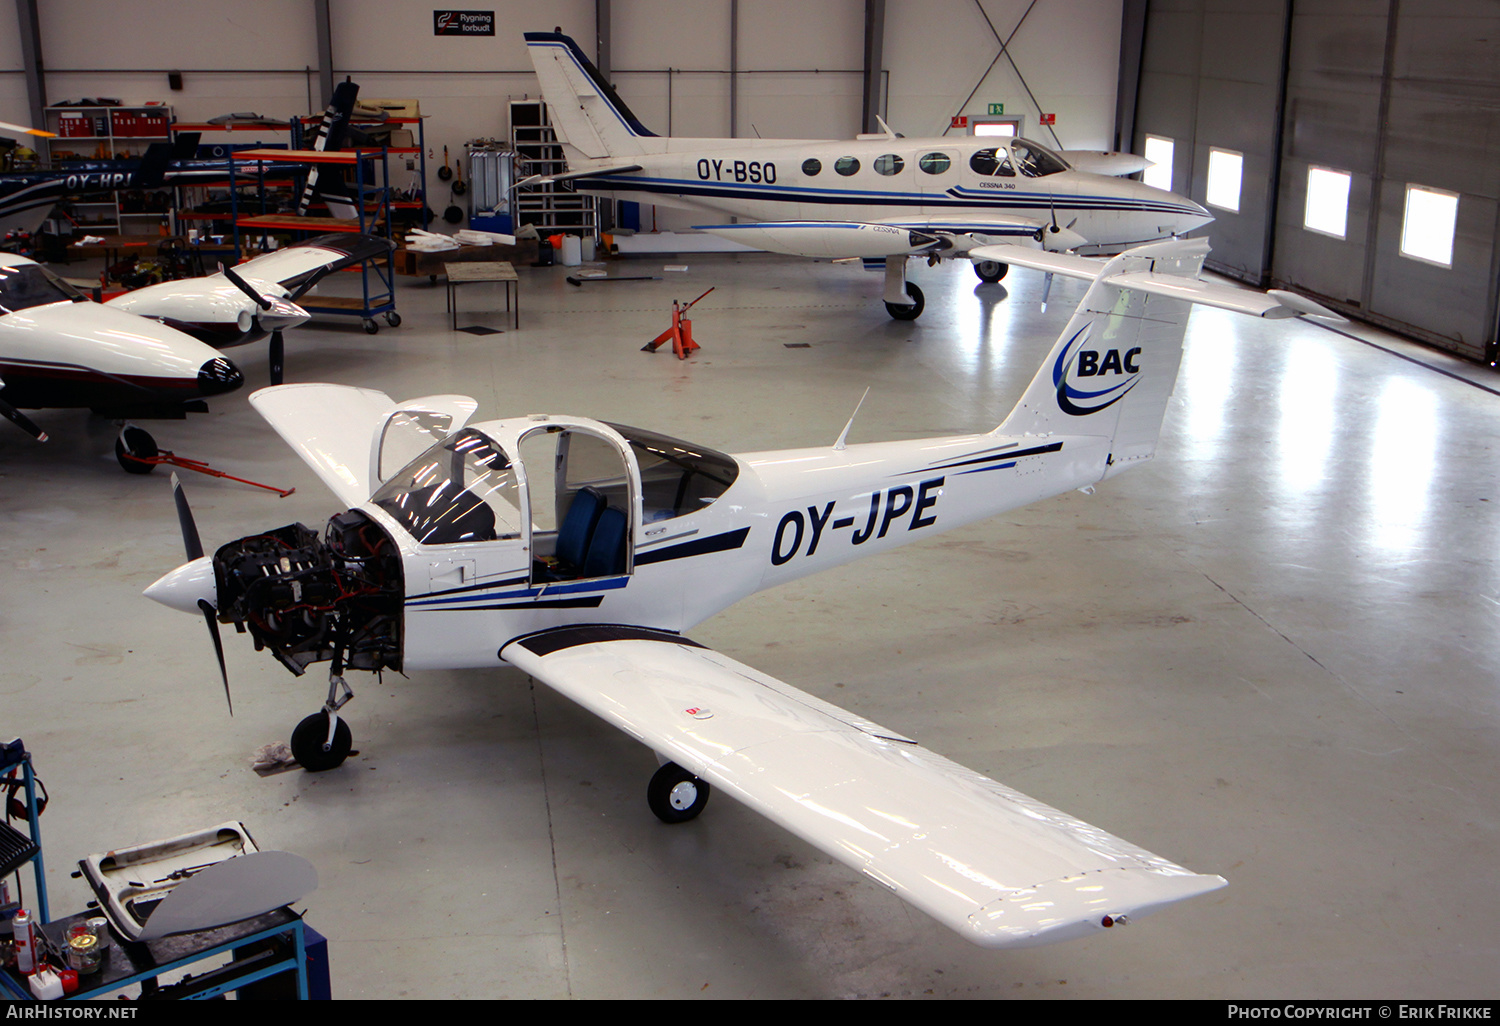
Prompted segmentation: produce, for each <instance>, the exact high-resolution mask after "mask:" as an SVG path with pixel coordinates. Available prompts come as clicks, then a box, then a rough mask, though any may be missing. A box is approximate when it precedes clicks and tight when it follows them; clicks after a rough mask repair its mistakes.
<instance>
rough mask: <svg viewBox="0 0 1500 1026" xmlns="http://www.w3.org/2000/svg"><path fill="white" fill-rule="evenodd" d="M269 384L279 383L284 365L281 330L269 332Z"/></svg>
mask: <svg viewBox="0 0 1500 1026" xmlns="http://www.w3.org/2000/svg"><path fill="white" fill-rule="evenodd" d="M270 363H271V384H273V385H279V384H281V376H282V371H283V370H284V369H285V367H286V345H285V344H284V343H283V342H282V340H281V332H280V331H273V332H271V359H270Z"/></svg>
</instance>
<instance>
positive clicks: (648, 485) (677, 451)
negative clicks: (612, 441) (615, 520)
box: [610, 424, 740, 524]
mask: <svg viewBox="0 0 1500 1026" xmlns="http://www.w3.org/2000/svg"><path fill="white" fill-rule="evenodd" d="M610 427H612V428H614V429H615V430H616V431H618V432H620V434H622V435H624V436H625V441H627V442H629V443H630V450H631V452H633V453H635V459H636V463H637V464H639V465H640V469H641V498H642V507H643V514H644V520H645V522H646V523H648V524H649V523H651V522H653V521H656V520H671V519H672V518H673V517H681V516H686V515H687V514H689V513H696V512H697V511H698V510H700V509H703V508H705V507H706V506H708V505H709V504H710V503H712V502H713V501H714V500H715V499H717V498H718V497H719V496H721V495H723V494H724V493H725V492H726V491H728V490H729V486H730V485H732V484H734V479H735V478H736V477H738V476H739V473H740V467H739V464H738V463H736V462H735V461H734V459H733V458H732V457H730V456H726V455H725V454H724V453H722V452H715V451H714V450H713V449H706V448H704V447H703V446H701V445H693V444H691V443H689V442H683V441H679V440H678V439H675V438H668V437H667V436H666V435H659V434H657V433H655V432H654V431H643V430H641V429H640V428H633V427H625V426H623V425H621V424H611V425H610Z"/></svg>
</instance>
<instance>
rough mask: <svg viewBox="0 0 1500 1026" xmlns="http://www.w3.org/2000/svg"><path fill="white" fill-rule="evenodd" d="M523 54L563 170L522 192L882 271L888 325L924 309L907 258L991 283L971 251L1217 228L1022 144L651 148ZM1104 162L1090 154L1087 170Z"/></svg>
mask: <svg viewBox="0 0 1500 1026" xmlns="http://www.w3.org/2000/svg"><path fill="white" fill-rule="evenodd" d="M526 45H527V49H528V51H529V52H530V54H531V62H532V65H533V66H534V67H535V68H536V73H537V77H538V79H540V81H541V86H542V95H543V96H544V97H545V98H546V100H547V111H548V117H549V118H550V120H551V122H552V125H553V127H554V128H555V129H556V131H557V137H558V140H559V142H561V143H562V146H563V152H564V154H565V156H566V157H567V161H568V170H567V171H566V172H565V173H562V174H553V175H538V176H535V177H533V178H530V179H523V180H522V181H520V182H518V183H517V186H518V187H520V186H525V185H527V184H528V183H540V182H543V181H568V182H572V183H573V184H574V185H575V186H576V187H577V188H578V189H580V190H582V191H584V192H588V193H593V194H597V195H602V196H607V197H610V198H613V199H622V200H633V201H636V202H641V203H656V204H661V205H663V206H671V207H680V208H684V209H687V210H693V211H702V212H706V213H712V214H716V215H719V216H728V217H735V218H739V219H740V223H736V224H705V225H700V226H698V227H699V228H700V229H701V230H702V231H706V232H711V233H713V234H715V235H719V236H721V237H723V238H726V239H730V240H732V241H735V242H740V243H743V244H745V245H747V246H751V247H753V248H756V249H764V250H769V251H771V252H774V253H787V254H790V255H792V256H803V257H813V258H817V259H840V258H845V257H862V258H864V259H865V260H867V261H881V260H883V261H884V262H885V276H886V277H885V305H886V309H887V310H888V311H889V313H890V315H891V316H892V317H895V318H897V319H898V320H912V319H915V318H916V317H917V316H918V315H919V314H920V313H921V312H922V308H923V306H924V305H925V300H924V299H923V296H922V290H921V289H919V288H917V286H916V285H914V284H912V283H910V282H907V281H906V261H907V258H908V257H912V256H924V257H926V258H927V259H928V261H929V262H932V263H935V262H937V261H938V260H940V259H942V258H944V257H953V258H958V257H967V258H969V259H971V260H973V262H974V270H975V273H976V274H978V275H979V277H980V279H981V280H983V281H987V282H995V281H999V280H1000V279H1001V278H1002V277H1004V275H1005V272H1006V269H1007V265H1006V263H1005V262H1004V261H1001V260H995V259H981V258H977V257H974V256H973V253H972V250H973V249H974V248H975V247H978V246H985V245H990V244H994V243H1003V242H1005V241H1008V240H1021V239H1027V240H1032V241H1034V242H1036V243H1040V244H1041V246H1042V247H1043V248H1045V249H1049V250H1067V249H1079V248H1085V249H1089V250H1091V251H1093V252H1101V253H1102V252H1117V251H1119V250H1121V249H1124V248H1126V247H1129V246H1133V245H1137V244H1139V243H1143V242H1150V241H1154V240H1158V239H1165V238H1170V237H1172V236H1177V235H1183V234H1186V233H1187V232H1189V231H1192V230H1193V229H1194V228H1198V227H1201V226H1202V225H1205V224H1207V223H1208V222H1209V221H1212V220H1213V217H1212V215H1210V214H1209V212H1208V211H1207V210H1205V209H1204V208H1203V207H1201V206H1199V205H1198V204H1197V203H1194V202H1193V201H1192V200H1189V199H1185V198H1184V197H1182V196H1178V195H1175V194H1174V193H1170V192H1164V191H1162V190H1161V189H1156V188H1153V187H1151V186H1149V185H1145V184H1143V183H1141V182H1137V181H1132V180H1129V179H1124V178H1116V177H1112V176H1110V175H1101V174H1091V173H1088V172H1085V171H1079V170H1075V169H1074V168H1072V167H1070V166H1069V164H1068V162H1067V161H1066V160H1065V159H1064V158H1062V157H1060V156H1059V155H1058V154H1057V153H1056V152H1055V151H1053V150H1049V149H1048V148H1047V147H1045V146H1042V145H1040V144H1039V143H1034V142H1031V141H1029V140H1026V139H1010V140H1003V139H996V138H990V137H971V138H963V139H947V138H937V139H905V138H902V137H900V136H897V135H896V134H895V133H893V132H890V131H889V129H887V131H886V133H885V134H884V135H876V136H869V135H862V136H860V137H859V138H858V139H856V140H854V141H849V142H841V141H836V140H834V141H829V140H790V139H687V138H671V137H668V138H661V137H658V136H656V135H654V134H653V133H651V132H649V131H647V130H646V128H645V127H644V126H643V125H642V124H641V123H640V121H638V120H637V119H636V117H635V115H634V114H632V113H631V112H630V109H629V108H628V107H626V106H625V103H624V102H623V101H622V100H621V99H620V97H619V95H618V94H617V93H616V92H615V90H614V88H613V87H612V86H611V85H610V84H609V83H607V82H605V81H604V79H603V77H602V76H601V75H600V74H599V71H598V69H597V68H595V67H594V65H593V64H592V63H591V62H590V61H589V59H588V58H587V57H585V56H584V54H583V51H581V50H580V49H579V48H578V45H577V44H576V43H574V42H573V40H572V39H570V38H569V37H567V36H565V35H560V34H558V33H554V32H528V33H526ZM882 124H883V123H882ZM1103 156H1104V155H1100V154H1092V153H1090V154H1086V157H1087V159H1088V161H1089V162H1090V163H1095V164H1097V163H1099V162H1100V161H1101V160H1102V159H1103ZM1132 166H1133V165H1132Z"/></svg>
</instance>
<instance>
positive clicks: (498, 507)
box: [371, 428, 521, 545]
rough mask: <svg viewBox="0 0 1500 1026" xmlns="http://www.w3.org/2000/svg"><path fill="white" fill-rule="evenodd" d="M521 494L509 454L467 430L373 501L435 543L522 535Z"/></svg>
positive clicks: (406, 471)
mask: <svg viewBox="0 0 1500 1026" xmlns="http://www.w3.org/2000/svg"><path fill="white" fill-rule="evenodd" d="M519 498H520V490H519V488H518V487H517V485H516V476H515V472H514V471H513V470H512V469H511V465H510V460H509V459H508V458H507V457H506V455H505V453H503V452H501V451H500V449H499V447H498V446H496V445H495V443H494V442H492V441H490V440H489V439H488V438H486V437H485V436H484V435H482V434H480V433H479V432H478V431H475V430H474V429H473V428H465V429H464V430H462V431H459V432H458V433H457V434H455V435H453V436H452V437H451V438H447V439H444V440H443V441H441V442H439V443H438V444H437V445H434V446H433V447H432V448H430V449H428V450H427V451H426V452H424V453H423V454H422V455H420V456H418V457H417V458H416V459H414V460H412V461H411V462H410V463H408V464H407V465H406V466H405V467H404V468H402V469H401V470H400V471H399V472H398V473H397V474H396V475H395V476H394V477H392V478H391V479H390V480H389V481H388V482H386V484H385V485H384V487H382V488H381V489H380V490H379V491H378V492H376V493H375V494H374V496H373V497H372V499H371V501H372V502H374V503H375V505H377V506H379V507H380V508H381V509H383V510H385V511H386V512H387V513H389V514H390V515H391V516H393V517H395V518H396V521H397V523H399V524H400V525H401V526H402V527H404V528H406V530H407V531H408V532H409V533H410V534H411V536H412V537H413V538H415V539H417V541H419V542H423V543H425V544H428V545H437V544H443V543H445V542H470V541H494V540H495V539H497V538H518V537H520V534H521V511H520V506H519Z"/></svg>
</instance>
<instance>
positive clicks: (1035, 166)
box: [1011, 139, 1068, 178]
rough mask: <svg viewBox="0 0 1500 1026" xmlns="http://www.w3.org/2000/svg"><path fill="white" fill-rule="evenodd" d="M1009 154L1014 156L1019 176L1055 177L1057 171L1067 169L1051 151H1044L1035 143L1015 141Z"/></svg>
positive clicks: (1023, 140)
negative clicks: (1019, 170) (1019, 172)
mask: <svg viewBox="0 0 1500 1026" xmlns="http://www.w3.org/2000/svg"><path fill="white" fill-rule="evenodd" d="M1011 152H1012V153H1014V154H1015V155H1016V166H1017V167H1019V168H1020V169H1021V174H1023V175H1025V176H1026V177H1028V178H1041V177H1043V176H1044V175H1055V174H1057V173H1058V172H1059V171H1066V170H1067V169H1068V165H1067V164H1065V163H1063V162H1062V160H1061V159H1060V158H1058V157H1057V156H1055V155H1054V154H1053V153H1052V151H1051V150H1048V149H1044V148H1043V147H1041V146H1038V145H1037V144H1036V143H1028V142H1027V141H1026V140H1025V139H1017V140H1016V141H1015V142H1014V143H1012V144H1011Z"/></svg>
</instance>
